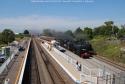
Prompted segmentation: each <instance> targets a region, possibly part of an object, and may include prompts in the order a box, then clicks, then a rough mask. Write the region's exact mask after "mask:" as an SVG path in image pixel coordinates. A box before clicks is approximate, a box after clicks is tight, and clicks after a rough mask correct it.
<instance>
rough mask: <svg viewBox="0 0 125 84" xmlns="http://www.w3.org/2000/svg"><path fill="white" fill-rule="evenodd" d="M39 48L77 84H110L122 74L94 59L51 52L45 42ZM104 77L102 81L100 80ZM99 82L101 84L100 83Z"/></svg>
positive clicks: (56, 50) (54, 49)
mask: <svg viewBox="0 0 125 84" xmlns="http://www.w3.org/2000/svg"><path fill="white" fill-rule="evenodd" d="M41 46H43V47H44V49H45V50H46V51H47V52H48V53H49V54H50V55H51V57H52V58H53V59H55V61H57V63H58V64H59V65H60V66H61V67H62V68H63V69H64V70H65V72H66V73H67V74H68V75H69V76H70V77H71V78H72V79H73V80H74V81H77V83H78V84H84V83H87V84H106V83H107V84H108V83H109V84H110V83H111V82H114V81H115V82H116V81H118V80H114V76H117V75H118V74H119V73H124V72H123V71H121V70H119V69H117V68H115V67H113V66H111V65H108V64H106V63H104V62H101V61H99V60H97V59H95V58H91V59H83V58H80V57H79V56H77V55H76V54H74V53H72V52H71V51H69V50H66V52H60V51H59V50H58V49H56V48H55V47H52V49H51V50H49V49H48V47H49V46H50V45H49V44H48V43H47V42H45V43H41ZM77 62H78V63H79V64H81V65H82V66H81V70H80V71H79V70H78V68H77V67H78V65H77V64H76V63H77ZM102 77H104V79H103V78H102ZM100 81H101V82H100Z"/></svg>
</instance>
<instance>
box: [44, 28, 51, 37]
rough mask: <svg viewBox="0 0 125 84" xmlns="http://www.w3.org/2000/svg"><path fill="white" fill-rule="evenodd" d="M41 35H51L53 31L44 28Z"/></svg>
mask: <svg viewBox="0 0 125 84" xmlns="http://www.w3.org/2000/svg"><path fill="white" fill-rule="evenodd" d="M43 35H45V36H52V35H53V31H52V30H50V29H44V30H43Z"/></svg>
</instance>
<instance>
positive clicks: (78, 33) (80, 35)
mask: <svg viewBox="0 0 125 84" xmlns="http://www.w3.org/2000/svg"><path fill="white" fill-rule="evenodd" d="M74 36H75V40H76V41H81V40H85V39H87V36H86V35H85V34H84V33H83V30H82V29H81V28H80V27H79V28H77V29H76V30H75V32H74Z"/></svg>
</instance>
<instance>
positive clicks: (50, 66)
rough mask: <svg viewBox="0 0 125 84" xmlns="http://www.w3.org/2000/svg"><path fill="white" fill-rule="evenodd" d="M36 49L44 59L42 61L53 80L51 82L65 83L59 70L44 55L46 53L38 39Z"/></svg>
mask: <svg viewBox="0 0 125 84" xmlns="http://www.w3.org/2000/svg"><path fill="white" fill-rule="evenodd" d="M36 44H37V47H38V50H39V51H40V54H41V57H42V58H43V60H44V63H45V65H46V67H47V69H48V72H49V74H50V77H51V79H52V81H53V84H65V81H64V80H63V78H62V77H61V76H60V74H59V72H58V71H57V69H56V68H55V67H54V65H53V64H52V62H51V61H50V60H49V58H48V56H47V55H46V53H44V52H43V50H42V48H41V46H40V43H39V42H38V41H36Z"/></svg>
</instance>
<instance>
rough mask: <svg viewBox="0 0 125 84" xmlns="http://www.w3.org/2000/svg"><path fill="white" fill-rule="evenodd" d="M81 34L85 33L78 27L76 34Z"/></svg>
mask: <svg viewBox="0 0 125 84" xmlns="http://www.w3.org/2000/svg"><path fill="white" fill-rule="evenodd" d="M81 33H83V31H82V29H81V28H80V27H78V28H77V29H76V30H75V32H74V34H81Z"/></svg>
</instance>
